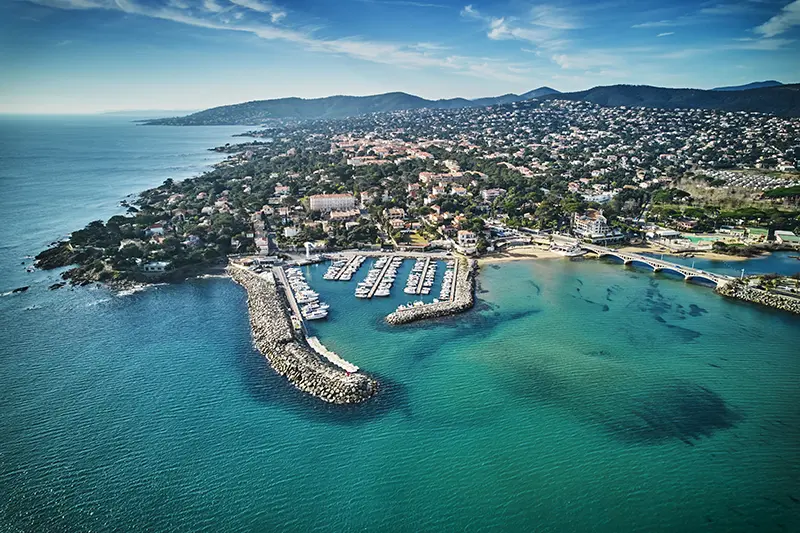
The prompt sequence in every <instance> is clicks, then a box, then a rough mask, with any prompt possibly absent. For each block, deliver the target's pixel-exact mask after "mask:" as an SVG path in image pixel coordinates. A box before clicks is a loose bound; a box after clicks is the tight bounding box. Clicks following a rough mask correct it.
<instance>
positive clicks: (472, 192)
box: [37, 100, 800, 282]
mask: <svg viewBox="0 0 800 533" xmlns="http://www.w3.org/2000/svg"><path fill="white" fill-rule="evenodd" d="M798 131H800V120H798V119H788V118H778V117H774V116H769V115H763V114H758V113H747V112H721V111H711V110H692V109H685V110H680V109H679V110H659V109H645V108H626V107H600V106H597V105H594V104H590V103H586V102H571V101H558V100H550V101H543V102H539V101H536V100H531V101H526V102H516V103H511V104H506V105H498V106H492V107H486V108H466V109H454V110H439V109H437V110H428V109H423V110H414V111H401V112H392V113H377V114H372V115H365V116H360V117H354V118H348V119H339V120H307V121H300V122H289V121H284V122H280V123H277V122H276V123H275V124H271V125H266V127H265V128H263V129H260V130H256V131H251V132H247V133H246V134H244V135H248V136H250V137H253V138H255V139H257V140H255V141H252V142H246V143H244V144H239V145H226V146H223V147H218V148H215V150H216V151H218V152H223V153H226V154H228V157H227V159H225V160H224V161H222V162H221V163H219V164H217V165H216V166H215V168H214V169H213V170H211V171H209V172H207V173H205V174H203V175H202V176H199V177H197V178H194V179H189V180H185V181H182V182H174V181H172V180H167V181H165V182H164V184H163V185H161V186H159V187H157V188H154V189H151V190H148V191H145V192H144V193H142V194H141V195H140V196H139V197H138V198H137V199H136V201H135V202H133V204H132V205H128V204H125V205H126V206H128V214H127V215H126V216H115V217H113V218H111V219H110V220H109V221H108V222H106V223H103V222H101V221H97V222H93V223H92V224H90V225H89V226H87V227H86V228H85V229H83V230H79V231H76V232H74V233H73V234H72V235H71V237H70V238H69V240H68V241H65V242H62V243H60V244H59V245H57V246H56V247H54V248H51V249H49V250H47V251H45V252H43V253H42V254H40V256H39V257H38V258H37V259H38V264H39V266H40V267H43V268H49V267H56V266H67V265H73V264H77V265H78V266H77V267H76V268H73V269H72V270H70V271H68V272H67V273H66V274H65V276H66V277H67V278H70V279H72V280H73V282H75V281H78V282H83V281H86V280H89V281H102V282H114V281H124V280H137V281H147V280H150V279H162V278H171V277H185V276H186V275H190V274H192V273H195V272H197V271H199V270H202V269H203V268H207V267H209V266H211V265H216V264H219V263H220V262H221V261H222V260H223V259H224V258H225V257H227V256H229V255H231V254H257V255H259V256H262V257H276V256H278V255H279V254H290V255H291V254H293V253H297V252H300V251H303V250H305V249H306V248H310V249H314V250H315V251H316V252H317V253H321V252H333V251H338V250H346V249H362V250H386V249H391V250H398V251H442V250H451V251H455V252H458V253H461V254H465V255H481V254H491V253H499V252H502V251H503V250H506V249H509V248H511V247H514V246H519V245H525V244H529V243H531V242H539V243H543V242H545V243H546V242H547V240H548V239H549V240H551V241H552V237H551V236H553V235H556V236H558V235H570V236H572V237H574V238H576V239H578V240H580V241H583V242H589V243H595V244H602V245H611V246H617V245H624V244H637V245H644V246H650V247H652V248H653V249H654V250H657V251H660V252H667V253H681V254H689V253H703V252H714V253H719V254H728V255H753V254H758V253H762V252H763V251H765V250H773V249H780V248H792V247H797V246H798V245H800V237H798V236H797V233H800V172H798V168H797V165H798V159H799V158H800V142H798V138H799V137H798ZM553 246H555V249H556V250H557V251H560V250H562V248H561V247H559V246H558V245H557V243H554V244H553ZM564 253H565V254H567V253H568V250H564Z"/></svg>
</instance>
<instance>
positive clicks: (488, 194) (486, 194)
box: [481, 189, 506, 202]
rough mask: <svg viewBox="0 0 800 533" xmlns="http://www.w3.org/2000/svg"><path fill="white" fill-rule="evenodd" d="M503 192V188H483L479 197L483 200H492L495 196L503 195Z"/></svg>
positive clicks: (504, 191)
mask: <svg viewBox="0 0 800 533" xmlns="http://www.w3.org/2000/svg"><path fill="white" fill-rule="evenodd" d="M505 193H506V190H505V189H484V190H482V191H481V198H483V201H484V202H492V201H494V200H495V199H496V198H499V197H501V196H503V195H504V194H505Z"/></svg>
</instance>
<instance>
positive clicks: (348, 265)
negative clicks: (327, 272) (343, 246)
mask: <svg viewBox="0 0 800 533" xmlns="http://www.w3.org/2000/svg"><path fill="white" fill-rule="evenodd" d="M357 258H358V256H357V255H354V256H353V257H351V258H350V259H348V260H347V264H346V265H344V266H343V267H342V268H341V269H339V273H338V274H336V277H335V278H333V279H334V280H336V281H339V280H341V279H342V276H344V273H345V272H347V269H348V268H350V265H352V264H353V263H355V262H356V259H357Z"/></svg>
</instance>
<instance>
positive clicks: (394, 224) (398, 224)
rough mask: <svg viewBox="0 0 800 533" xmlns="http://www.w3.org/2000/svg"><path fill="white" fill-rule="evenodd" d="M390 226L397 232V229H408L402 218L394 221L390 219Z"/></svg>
mask: <svg viewBox="0 0 800 533" xmlns="http://www.w3.org/2000/svg"><path fill="white" fill-rule="evenodd" d="M389 225H390V226H391V227H392V229H395V230H397V229H403V228H405V227H406V223H405V222H403V219H402V218H393V219H390V220H389Z"/></svg>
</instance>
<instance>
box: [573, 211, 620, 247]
mask: <svg viewBox="0 0 800 533" xmlns="http://www.w3.org/2000/svg"><path fill="white" fill-rule="evenodd" d="M572 231H573V232H574V233H575V234H576V235H577V236H579V237H581V238H583V239H589V240H590V241H592V242H608V241H616V240H621V239H622V237H623V235H622V233H621V232H619V231H616V230H613V229H611V228H610V227H609V226H608V220H607V219H606V217H604V216H603V212H602V211H597V210H595V209H588V210H587V211H586V213H585V214H583V215H579V214H578V213H575V216H574V217H573V219H572Z"/></svg>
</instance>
